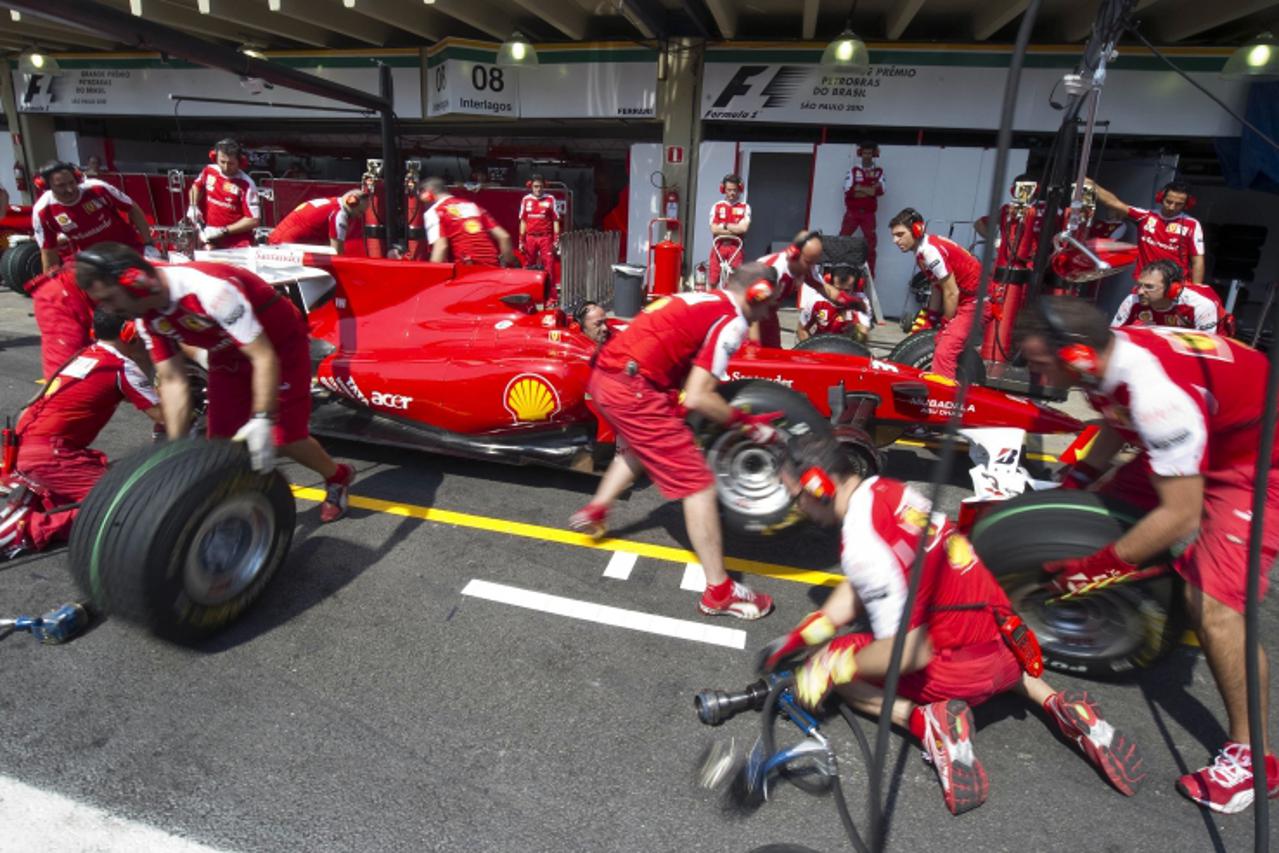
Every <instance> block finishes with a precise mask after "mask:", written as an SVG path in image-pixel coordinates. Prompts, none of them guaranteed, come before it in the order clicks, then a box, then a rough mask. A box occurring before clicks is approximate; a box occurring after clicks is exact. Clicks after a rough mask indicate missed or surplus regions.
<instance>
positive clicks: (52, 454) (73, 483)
mask: <svg viewBox="0 0 1279 853" xmlns="http://www.w3.org/2000/svg"><path fill="white" fill-rule="evenodd" d="M18 470H19V471H21V472H22V474H23V476H24V477H26V478H27V479H28V480H30V481H32V482H33V483H34V484H35V485H36V486H37V487H38V491H37V498H36V503H35V506H34V507H33V508H32V511H31V515H30V522H29V524H30V526H29V527H28V528H27V531H28V533H29V535H30V536H31V541H32V544H33V545H34V546H35V549H36V550H37V551H39V550H42V549H44V548H47V547H48V546H49V545H50V544H52V543H54V542H59V541H62V540H63V539H66V538H67V536H68V535H69V534H70V532H71V522H72V521H74V520H75V517H76V514H77V513H78V512H79V510H77V509H71V510H66V511H65V512H58V513H53V514H50V513H49V510H51V509H53V508H55V507H60V506H65V505H67V504H71V503H78V502H79V501H82V500H84V499H85V498H86V497H87V496H88V494H89V492H90V490H92V489H93V487H94V485H96V484H97V482H98V480H99V479H100V478H101V477H102V475H103V474H105V473H106V470H107V457H106V454H104V453H99V452H98V451H96V450H93V449H91V448H87V447H72V446H70V445H68V444H66V443H65V442H63V441H61V440H60V439H56V438H54V439H50V438H46V437H44V436H38V437H35V438H24V439H23V440H22V443H21V444H20V445H19V447H18Z"/></svg>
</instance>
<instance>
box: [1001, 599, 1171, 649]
mask: <svg viewBox="0 0 1279 853" xmlns="http://www.w3.org/2000/svg"><path fill="white" fill-rule="evenodd" d="M1008 597H1009V600H1010V601H1011V602H1012V606H1013V609H1014V610H1016V611H1017V613H1018V614H1020V615H1021V617H1022V618H1023V619H1024V620H1026V624H1027V625H1029V626H1030V627H1031V629H1032V630H1033V631H1034V632H1035V634H1036V635H1037V636H1038V637H1039V644H1040V646H1041V647H1042V648H1043V651H1044V654H1045V656H1046V657H1048V658H1060V657H1061V656H1063V655H1068V656H1070V657H1074V658H1091V659H1096V660H1101V659H1115V658H1126V657H1129V656H1131V655H1133V654H1136V653H1137V652H1138V651H1140V649H1141V648H1142V647H1143V646H1144V645H1145V641H1146V625H1145V618H1144V617H1143V616H1142V614H1141V612H1140V610H1139V608H1138V602H1137V600H1135V599H1134V598H1133V596H1131V595H1129V594H1127V593H1125V592H1124V591H1123V590H1110V591H1108V592H1100V593H1095V594H1093V595H1088V596H1085V597H1083V598H1080V599H1078V600H1075V601H1069V602H1063V603H1061V604H1049V603H1048V601H1049V600H1050V599H1051V598H1052V597H1053V594H1052V593H1049V592H1048V591H1047V590H1046V589H1045V588H1044V586H1043V584H1040V583H1034V582H1030V581H1024V582H1022V583H1020V584H1019V585H1017V586H1016V587H1014V588H1013V589H1011V590H1010V591H1009V595H1008Z"/></svg>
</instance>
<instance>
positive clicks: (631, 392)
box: [569, 263, 781, 619]
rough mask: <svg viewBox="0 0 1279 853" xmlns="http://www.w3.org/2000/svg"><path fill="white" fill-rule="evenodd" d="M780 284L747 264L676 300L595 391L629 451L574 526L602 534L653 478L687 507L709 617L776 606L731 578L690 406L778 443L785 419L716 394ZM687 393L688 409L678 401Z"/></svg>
mask: <svg viewBox="0 0 1279 853" xmlns="http://www.w3.org/2000/svg"><path fill="white" fill-rule="evenodd" d="M776 288H777V276H776V273H775V272H774V271H773V270H772V269H770V268H769V267H766V266H764V265H763V264H759V263H751V264H743V265H742V266H741V267H739V268H738V269H737V271H736V272H734V273H733V275H732V276H731V277H730V278H729V280H728V286H727V287H725V288H724V289H721V290H713V291H710V292H707V293H678V294H675V295H674V296H671V297H669V298H666V299H663V300H660V301H658V302H655V303H653V304H652V305H650V306H649V307H647V308H645V309H644V312H643V313H642V314H640V315H639V316H638V317H637V318H636V319H635V320H634V321H632V322H631V324H630V326H629V327H628V328H627V329H626V330H625V331H623V332H621V333H620V334H617V335H615V336H614V337H613V339H612V340H611V341H609V342H608V344H607V345H605V347H604V349H603V350H602V351H601V352H600V354H599V358H598V359H597V361H596V364H595V369H594V370H593V371H591V378H590V382H589V384H588V385H587V388H588V390H589V392H590V395H591V399H592V400H593V401H594V404H595V406H596V407H597V408H598V409H599V411H600V414H601V415H602V416H603V417H604V419H605V420H606V421H608V423H609V424H610V425H611V426H612V427H613V429H614V431H615V432H616V433H617V435H618V436H619V437H620V438H621V439H622V441H623V442H624V443H625V447H624V449H623V448H621V444H620V443H619V450H618V451H617V453H616V454H615V455H614V457H613V462H612V464H611V465H609V468H608V470H607V471H606V472H605V473H604V477H603V478H602V479H601V480H600V484H599V487H598V488H597V489H596V490H595V495H594V497H592V498H591V501H590V503H588V504H587V505H586V506H584V507H583V508H582V509H580V510H578V511H577V512H576V513H574V514H573V516H572V518H570V519H569V526H570V527H572V528H573V529H574V530H577V531H579V532H583V533H589V534H591V535H593V536H595V537H597V538H598V537H601V536H603V535H604V531H605V529H606V526H605V520H606V517H607V515H608V511H609V508H610V507H611V506H612V505H613V502H614V501H615V500H617V498H618V497H619V496H620V495H621V494H622V492H624V491H625V490H626V489H627V487H629V486H630V485H631V484H632V483H633V482H635V479H636V478H637V477H638V476H639V475H640V474H642V473H645V472H647V473H648V475H649V477H650V478H652V480H653V482H654V483H656V484H657V487H658V489H660V490H661V493H662V496H663V497H664V498H666V499H667V500H681V501H683V503H684V521H685V524H686V525H687V527H688V536H689V539H690V540H692V543H693V550H694V551H696V552H697V558H698V560H699V561H700V562H701V564H702V568H703V570H704V571H705V573H706V591H705V592H704V593H703V594H702V597H701V599H700V601H699V602H698V605H697V606H698V609H699V610H701V612H702V613H705V614H708V615H727V616H736V617H737V618H739V619H759V618H762V617H764V616H766V615H768V613H769V611H771V610H772V609H773V600H772V598H771V597H770V596H768V595H765V594H764V593H759V592H754V591H752V590H751V589H750V588H748V587H746V586H745V585H744V584H740V583H737V582H736V581H734V580H733V579H732V578H730V577H729V576H728V574H727V573H726V572H725V571H724V551H723V541H722V537H721V532H720V523H719V508H718V506H717V505H716V492H715V477H714V475H713V474H712V473H711V470H710V468H709V467H708V466H707V464H706V460H705V459H704V458H703V457H702V453H701V451H700V450H698V448H697V444H696V443H695V442H694V440H693V433H692V431H691V430H690V429H689V427H688V425H687V424H686V423H685V422H684V408H685V407H686V408H687V409H688V410H690V411H694V412H697V413H699V414H701V415H703V416H705V417H706V418H707V419H708V420H710V421H713V422H715V423H717V424H720V425H722V426H724V427H725V428H728V429H734V428H741V429H743V430H744V431H745V436H746V438H747V439H749V440H751V441H755V442H757V443H761V444H763V443H769V442H771V441H774V440H776V439H777V437H778V432H777V430H776V428H774V427H773V426H771V422H772V421H774V420H776V419H777V418H778V417H780V415H781V413H780V412H769V413H763V414H747V413H746V412H745V411H743V410H742V409H738V408H734V407H732V406H730V405H729V404H728V403H726V402H725V401H724V398H723V397H721V396H719V394H717V393H716V391H715V388H716V386H717V385H718V384H719V383H720V382H722V381H724V380H725V379H726V378H727V368H728V360H729V358H731V357H732V355H733V353H735V352H736V351H737V349H738V347H739V346H740V345H741V343H742V341H743V340H744V339H745V337H746V329H747V325H748V324H749V323H750V322H752V321H754V320H757V319H758V318H759V317H760V316H761V315H763V314H764V313H766V312H768V311H769V310H771V309H773V308H774V307H775V303H776V301H777V289H776ZM681 391H682V392H683V399H682V405H681V403H680V402H679V401H677V396H678V395H679V393H680V392H681Z"/></svg>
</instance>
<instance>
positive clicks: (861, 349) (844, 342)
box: [794, 335, 871, 358]
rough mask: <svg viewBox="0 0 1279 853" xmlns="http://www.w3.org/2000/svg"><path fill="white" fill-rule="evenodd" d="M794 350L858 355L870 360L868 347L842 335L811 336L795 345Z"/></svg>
mask: <svg viewBox="0 0 1279 853" xmlns="http://www.w3.org/2000/svg"><path fill="white" fill-rule="evenodd" d="M794 348H795V349H798V350H805V351H807V352H831V353H835V354H837V355H860V356H863V357H864V358H870V357H871V354H870V347H868V346H866V345H865V344H864V343H861V342H860V341H855V340H853V339H852V338H849V337H845V336H844V335H813V336H812V337H811V338H806V339H804V340H802V341H800V342H799V343H797V344H795V347H794Z"/></svg>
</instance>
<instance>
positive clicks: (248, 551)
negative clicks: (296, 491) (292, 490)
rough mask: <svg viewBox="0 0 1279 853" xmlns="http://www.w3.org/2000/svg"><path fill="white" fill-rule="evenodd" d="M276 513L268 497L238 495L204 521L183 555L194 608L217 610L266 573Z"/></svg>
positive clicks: (221, 504) (255, 493) (223, 503)
mask: <svg viewBox="0 0 1279 853" xmlns="http://www.w3.org/2000/svg"><path fill="white" fill-rule="evenodd" d="M274 541H275V511H274V510H273V509H272V507H271V503H270V501H268V500H267V499H266V495H263V494H261V493H258V492H242V493H240V494H237V495H233V496H232V497H230V498H228V499H226V500H225V501H223V502H222V503H220V504H218V505H217V506H216V507H214V509H213V511H212V512H211V513H209V514H208V515H207V516H205V518H204V520H203V521H202V522H200V526H199V527H198V528H197V529H196V531H195V536H194V537H193V538H192V540H191V547H190V548H189V549H188V550H187V559H186V566H185V570H184V572H183V578H184V582H185V586H186V591H187V594H188V595H189V596H190V597H191V598H192V600H194V601H195V602H196V603H198V604H201V605H204V606H208V607H211V606H216V605H218V604H222V603H224V602H227V601H230V600H231V599H233V598H235V597H236V596H237V595H239V594H240V593H241V592H243V591H244V590H245V589H246V588H247V587H248V586H249V585H250V584H251V583H253V580H254V579H255V578H257V577H258V575H260V574H261V573H262V571H263V570H264V569H265V568H266V564H267V560H268V558H269V557H270V553H271V543H272V542H274Z"/></svg>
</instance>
